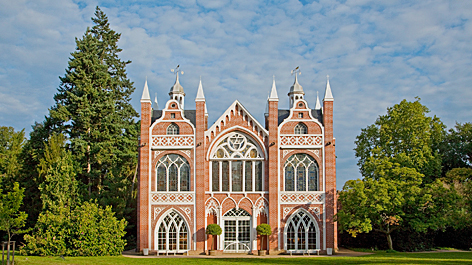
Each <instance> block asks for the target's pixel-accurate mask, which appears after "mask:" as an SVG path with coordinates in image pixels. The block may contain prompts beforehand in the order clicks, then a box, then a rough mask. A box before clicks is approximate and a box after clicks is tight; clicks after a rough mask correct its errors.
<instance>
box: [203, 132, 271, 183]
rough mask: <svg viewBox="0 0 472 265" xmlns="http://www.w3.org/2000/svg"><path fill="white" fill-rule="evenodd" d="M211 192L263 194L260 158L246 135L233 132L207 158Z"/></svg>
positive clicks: (261, 156) (261, 159)
mask: <svg viewBox="0 0 472 265" xmlns="http://www.w3.org/2000/svg"><path fill="white" fill-rule="evenodd" d="M210 160H211V182H212V183H211V185H210V186H211V187H212V191H216V192H220V191H221V192H224V191H232V192H255V191H262V190H263V170H262V169H263V163H264V162H263V160H264V157H263V154H262V151H261V150H260V149H259V147H258V146H257V145H256V143H255V142H254V141H253V140H252V139H251V138H250V137H248V136H247V135H245V134H243V133H239V132H233V133H230V134H228V136H227V137H226V138H225V139H223V140H222V141H221V142H220V143H219V144H218V145H217V146H216V148H215V150H214V151H213V153H212V154H211V156H210Z"/></svg>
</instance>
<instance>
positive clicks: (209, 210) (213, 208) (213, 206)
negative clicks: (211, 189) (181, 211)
mask: <svg viewBox="0 0 472 265" xmlns="http://www.w3.org/2000/svg"><path fill="white" fill-rule="evenodd" d="M218 209H219V207H218V205H217V203H216V201H215V199H212V200H210V202H209V203H207V205H205V217H208V216H209V215H210V214H213V215H215V216H217V215H218Z"/></svg>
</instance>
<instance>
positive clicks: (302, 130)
mask: <svg viewBox="0 0 472 265" xmlns="http://www.w3.org/2000/svg"><path fill="white" fill-rule="evenodd" d="M307 133H308V128H307V127H306V125H305V124H303V123H299V124H297V125H295V134H307Z"/></svg>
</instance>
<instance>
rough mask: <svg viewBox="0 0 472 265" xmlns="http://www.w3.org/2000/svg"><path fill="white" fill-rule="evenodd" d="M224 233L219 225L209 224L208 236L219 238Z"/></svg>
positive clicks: (207, 228)
mask: <svg viewBox="0 0 472 265" xmlns="http://www.w3.org/2000/svg"><path fill="white" fill-rule="evenodd" d="M222 232H223V231H222V230H221V227H220V226H219V225H218V224H209V225H207V227H206V230H205V233H206V234H207V235H212V236H219V235H221V233H222Z"/></svg>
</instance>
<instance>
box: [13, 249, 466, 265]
mask: <svg viewBox="0 0 472 265" xmlns="http://www.w3.org/2000/svg"><path fill="white" fill-rule="evenodd" d="M243 257H244V256H242V257H241V258H218V259H212V258H126V257H86V258H84V257H78V258H73V257H66V258H65V260H62V258H58V257H25V256H17V257H15V261H16V262H15V264H18V265H24V264H99V265H100V264H109V265H119V264H178V265H182V264H185V265H191V264H211V265H219V264H228V263H232V264H237V265H244V264H280V265H282V264H297V265H303V264H307V265H308V264H472V252H470V251H469V252H440V253H376V254H373V255H367V256H361V257H336V256H331V257H312V258H308V257H297V258H287V257H281V258H243Z"/></svg>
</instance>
